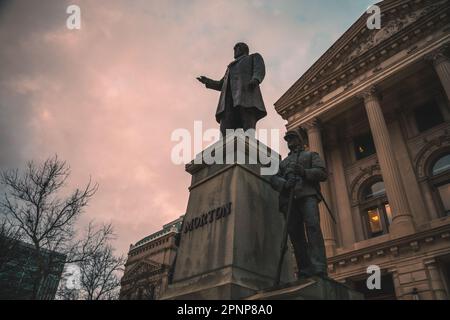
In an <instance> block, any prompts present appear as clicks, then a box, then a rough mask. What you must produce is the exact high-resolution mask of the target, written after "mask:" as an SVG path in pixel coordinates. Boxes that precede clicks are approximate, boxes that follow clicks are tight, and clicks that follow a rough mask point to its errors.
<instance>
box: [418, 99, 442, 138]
mask: <svg viewBox="0 0 450 320" xmlns="http://www.w3.org/2000/svg"><path fill="white" fill-rule="evenodd" d="M414 117H415V119H416V124H417V129H418V130H419V132H424V131H426V130H428V129H431V128H433V127H435V126H437V125H439V124H441V123H443V122H444V117H443V116H442V113H441V110H439V106H438V105H437V104H436V103H434V102H429V103H427V104H424V105H423V106H421V107H419V108H417V109H416V110H414Z"/></svg>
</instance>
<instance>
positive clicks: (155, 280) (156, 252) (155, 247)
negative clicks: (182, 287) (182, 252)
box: [120, 216, 184, 300]
mask: <svg viewBox="0 0 450 320" xmlns="http://www.w3.org/2000/svg"><path fill="white" fill-rule="evenodd" d="M183 217H184V216H180V217H179V218H178V219H176V220H174V221H172V222H169V223H167V224H165V225H164V226H163V228H162V229H161V230H160V231H158V232H155V233H152V234H151V235H149V236H147V237H145V238H144V239H142V240H140V241H138V242H137V243H136V244H134V245H130V250H129V252H128V259H127V262H126V264H125V272H124V275H123V277H122V280H121V289H120V299H121V300H157V299H158V298H159V297H160V296H161V295H162V294H163V293H164V291H165V290H166V289H167V285H168V284H169V281H170V277H171V273H172V267H173V265H174V262H175V258H176V252H177V248H178V244H177V238H178V235H179V233H180V230H181V226H182V223H183Z"/></svg>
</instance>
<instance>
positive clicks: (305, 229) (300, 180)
mask: <svg viewBox="0 0 450 320" xmlns="http://www.w3.org/2000/svg"><path fill="white" fill-rule="evenodd" d="M284 139H285V140H286V141H287V143H288V148H289V150H290V152H289V154H288V156H287V157H286V158H285V159H283V160H282V161H281V162H280V166H279V171H278V173H277V174H276V175H274V176H272V177H271V184H272V187H273V188H274V189H275V190H277V191H278V192H279V193H280V195H279V199H280V211H281V212H282V213H283V214H284V215H285V217H289V218H288V220H289V221H286V223H287V226H286V227H287V234H289V237H290V239H291V242H292V245H293V247H294V252H295V260H296V262H297V267H298V270H299V273H298V277H299V278H302V277H309V276H320V277H326V276H327V262H326V254H325V245H324V241H323V236H322V231H321V229H320V217H319V209H318V204H319V202H320V201H321V200H322V196H321V193H320V182H322V181H325V180H326V179H327V171H326V168H325V164H324V161H323V160H322V159H321V158H320V156H319V155H318V154H317V153H315V152H311V151H306V150H304V146H305V141H306V135H305V133H304V131H303V130H301V129H300V130H291V131H288V132H286V134H285V137H284ZM291 192H292V200H291V202H292V203H291V208H288V207H289V205H288V203H289V197H290V195H291ZM289 209H290V210H291V212H290V214H288V212H287V211H288V210H289Z"/></svg>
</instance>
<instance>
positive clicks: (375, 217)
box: [367, 208, 383, 234]
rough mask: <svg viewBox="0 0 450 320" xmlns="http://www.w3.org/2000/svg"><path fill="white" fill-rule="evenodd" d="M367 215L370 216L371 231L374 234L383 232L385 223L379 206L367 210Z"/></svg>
mask: <svg viewBox="0 0 450 320" xmlns="http://www.w3.org/2000/svg"><path fill="white" fill-rule="evenodd" d="M367 216H368V217H369V226H370V232H371V233H372V234H377V233H380V232H381V233H382V232H383V225H382V223H381V215H380V211H379V210H378V208H375V209H370V210H367Z"/></svg>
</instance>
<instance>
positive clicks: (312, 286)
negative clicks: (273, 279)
mask: <svg viewBox="0 0 450 320" xmlns="http://www.w3.org/2000/svg"><path fill="white" fill-rule="evenodd" d="M245 300H364V296H363V295H362V294H361V293H359V292H357V291H355V290H353V289H351V288H349V287H347V286H345V285H343V284H342V283H339V282H336V281H334V280H332V279H324V278H320V277H311V278H305V279H302V280H298V281H295V282H292V283H289V284H287V285H285V286H282V287H279V288H274V289H269V290H264V291H262V292H259V293H257V294H255V295H252V296H250V297H248V298H246V299H245Z"/></svg>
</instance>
